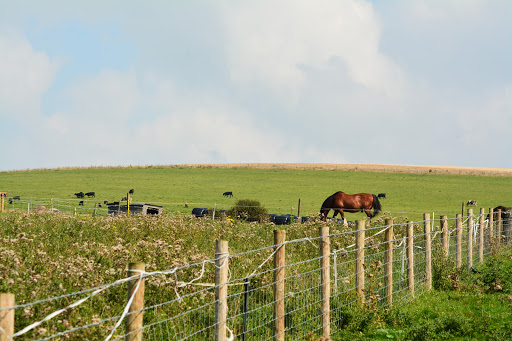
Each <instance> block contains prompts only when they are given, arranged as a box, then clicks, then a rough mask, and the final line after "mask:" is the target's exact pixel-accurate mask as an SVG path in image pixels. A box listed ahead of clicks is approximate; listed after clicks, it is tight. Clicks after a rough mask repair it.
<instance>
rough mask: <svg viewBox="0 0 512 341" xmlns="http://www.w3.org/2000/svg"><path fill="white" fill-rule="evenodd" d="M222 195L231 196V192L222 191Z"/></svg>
mask: <svg viewBox="0 0 512 341" xmlns="http://www.w3.org/2000/svg"><path fill="white" fill-rule="evenodd" d="M222 195H223V196H225V197H232V196H233V192H224V193H222Z"/></svg>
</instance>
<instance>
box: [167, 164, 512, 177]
mask: <svg viewBox="0 0 512 341" xmlns="http://www.w3.org/2000/svg"><path fill="white" fill-rule="evenodd" d="M170 167H219V168H259V169H272V168H286V169H319V170H346V171H363V172H382V173H432V174H459V175H487V176H512V169H510V168H485V167H451V166H404V165H372V164H361V163H223V164H195V165H179V166H170Z"/></svg>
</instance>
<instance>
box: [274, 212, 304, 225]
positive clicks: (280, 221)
mask: <svg viewBox="0 0 512 341" xmlns="http://www.w3.org/2000/svg"><path fill="white" fill-rule="evenodd" d="M273 218H274V220H273V223H274V224H276V225H288V224H291V223H292V221H297V219H298V217H297V216H295V215H292V214H277V215H275V216H274V217H273Z"/></svg>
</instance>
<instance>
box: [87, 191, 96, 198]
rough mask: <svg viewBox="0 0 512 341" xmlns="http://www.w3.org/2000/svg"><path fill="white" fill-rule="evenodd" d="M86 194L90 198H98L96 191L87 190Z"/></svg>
mask: <svg viewBox="0 0 512 341" xmlns="http://www.w3.org/2000/svg"><path fill="white" fill-rule="evenodd" d="M85 195H87V197H88V198H90V197H93V198H96V193H94V192H87V193H85Z"/></svg>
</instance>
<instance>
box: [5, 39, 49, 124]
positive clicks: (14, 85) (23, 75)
mask: <svg viewBox="0 0 512 341" xmlns="http://www.w3.org/2000/svg"><path fill="white" fill-rule="evenodd" d="M58 67H59V63H58V62H57V61H55V60H50V58H49V57H48V56H47V55H46V54H45V53H44V52H38V51H35V50H34V49H33V47H32V46H31V45H30V43H29V42H28V41H27V40H26V39H24V38H23V37H21V36H19V35H17V34H7V33H1V32H0V115H9V116H11V117H16V118H19V119H26V118H28V117H34V116H38V115H39V114H40V102H41V97H42V95H43V94H44V92H45V91H47V90H48V88H49V87H50V85H51V84H52V82H53V81H54V79H55V74H56V72H57V70H58Z"/></svg>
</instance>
